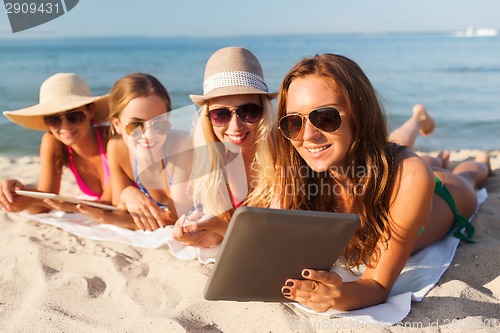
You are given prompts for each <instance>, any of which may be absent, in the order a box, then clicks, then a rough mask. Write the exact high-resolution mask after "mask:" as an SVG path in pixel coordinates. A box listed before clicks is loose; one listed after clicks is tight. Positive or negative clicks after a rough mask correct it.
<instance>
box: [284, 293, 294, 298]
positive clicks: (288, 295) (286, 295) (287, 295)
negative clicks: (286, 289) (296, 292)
mask: <svg viewBox="0 0 500 333" xmlns="http://www.w3.org/2000/svg"><path fill="white" fill-rule="evenodd" d="M283 296H285V297H287V298H290V297H292V295H290V294H283Z"/></svg>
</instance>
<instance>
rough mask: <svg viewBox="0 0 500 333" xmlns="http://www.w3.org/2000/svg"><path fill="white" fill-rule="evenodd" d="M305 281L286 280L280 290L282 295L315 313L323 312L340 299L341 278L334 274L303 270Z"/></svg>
mask: <svg viewBox="0 0 500 333" xmlns="http://www.w3.org/2000/svg"><path fill="white" fill-rule="evenodd" d="M302 276H303V277H304V278H305V280H297V279H288V280H286V281H285V285H284V286H283V287H282V288H281V292H282V293H283V295H284V296H285V297H286V298H288V299H290V300H293V301H296V302H299V303H301V304H303V305H305V306H307V307H309V308H311V309H313V310H314V311H316V312H324V311H326V310H328V309H329V308H330V307H332V306H333V305H334V304H335V302H336V301H337V300H338V299H340V298H341V296H342V292H341V288H340V286H341V285H342V278H341V277H340V276H339V275H338V274H337V273H335V272H328V271H319V270H313V269H304V270H303V271H302Z"/></svg>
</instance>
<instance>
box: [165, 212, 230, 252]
mask: <svg viewBox="0 0 500 333" xmlns="http://www.w3.org/2000/svg"><path fill="white" fill-rule="evenodd" d="M218 219H220V218H219V217H217V216H213V215H204V214H203V213H202V212H200V211H197V210H196V211H194V212H193V213H191V214H189V215H188V216H185V215H183V216H181V217H180V218H179V219H178V220H177V222H176V223H175V226H174V232H173V238H174V239H176V240H178V241H180V242H182V243H183V244H185V245H191V246H196V247H213V246H215V245H217V244H219V243H220V242H222V239H223V238H224V237H223V235H221V234H220V233H218V232H216V231H215V230H216V229H218V224H219V223H220V221H219V220H218ZM220 220H222V219H220ZM222 221H224V220H222ZM219 227H220V226H219ZM226 227H227V223H226ZM224 232H225V231H224Z"/></svg>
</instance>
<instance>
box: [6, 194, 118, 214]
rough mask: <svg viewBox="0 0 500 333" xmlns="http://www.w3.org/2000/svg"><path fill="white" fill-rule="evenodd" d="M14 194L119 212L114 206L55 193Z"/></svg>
mask: <svg viewBox="0 0 500 333" xmlns="http://www.w3.org/2000/svg"><path fill="white" fill-rule="evenodd" d="M15 192H16V194H18V195H22V196H25V197H30V198H35V199H40V200H44V199H50V200H57V201H63V202H66V203H71V204H75V205H78V204H82V205H87V206H91V207H94V208H100V209H103V210H110V211H112V210H120V208H118V207H116V206H111V205H106V204H103V203H99V202H94V201H89V200H81V199H77V198H73V197H66V196H62V195H59V194H55V193H47V192H36V191H26V190H16V191H15Z"/></svg>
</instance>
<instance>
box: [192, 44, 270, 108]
mask: <svg viewBox="0 0 500 333" xmlns="http://www.w3.org/2000/svg"><path fill="white" fill-rule="evenodd" d="M246 94H258V95H265V96H268V97H269V98H274V97H276V95H278V93H276V92H272V93H270V92H269V91H268V89H267V85H266V83H265V82H264V74H263V73H262V67H261V66H260V64H259V61H258V60H257V58H256V57H255V56H254V55H253V53H252V52H250V51H248V50H247V49H244V48H241V47H226V48H223V49H220V50H218V51H216V52H215V53H214V54H213V55H212V56H211V57H210V59H208V62H207V66H206V68H205V78H204V81H203V95H189V97H190V98H191V100H192V101H193V102H194V103H196V104H198V105H203V103H205V102H206V101H207V100H209V99H211V98H215V97H221V96H232V95H246Z"/></svg>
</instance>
